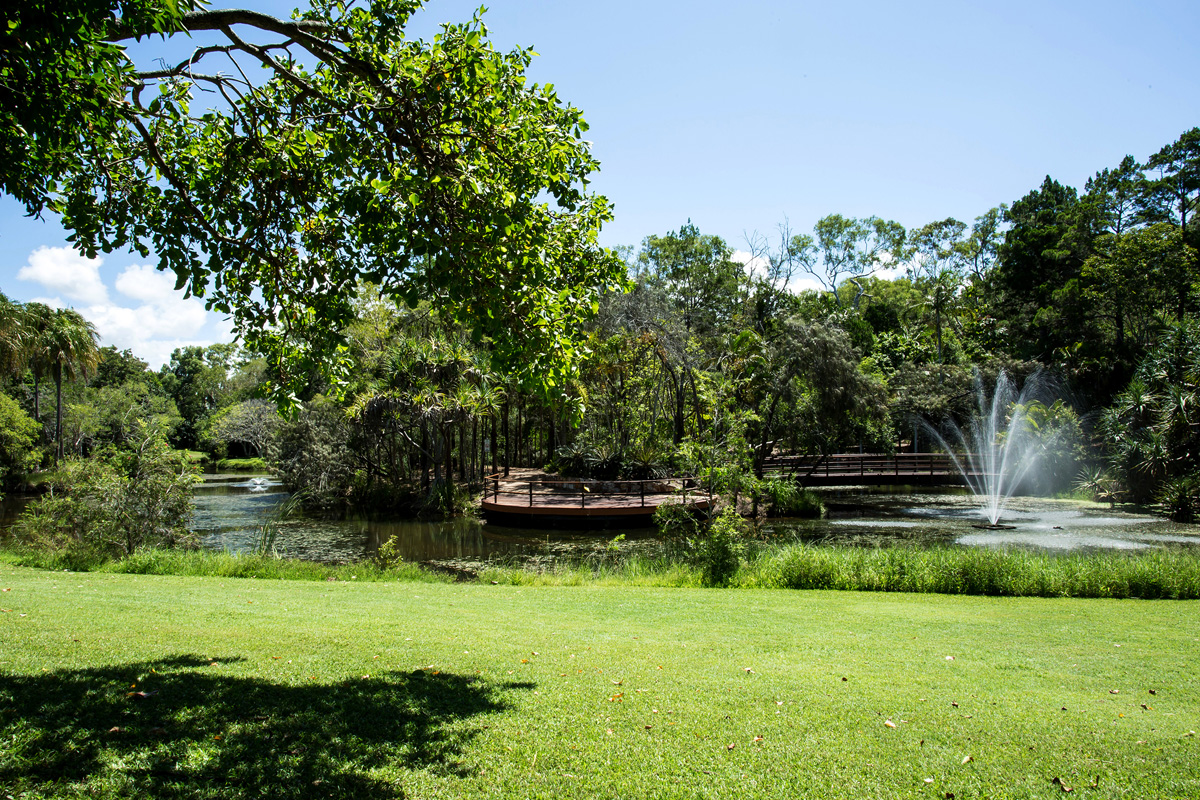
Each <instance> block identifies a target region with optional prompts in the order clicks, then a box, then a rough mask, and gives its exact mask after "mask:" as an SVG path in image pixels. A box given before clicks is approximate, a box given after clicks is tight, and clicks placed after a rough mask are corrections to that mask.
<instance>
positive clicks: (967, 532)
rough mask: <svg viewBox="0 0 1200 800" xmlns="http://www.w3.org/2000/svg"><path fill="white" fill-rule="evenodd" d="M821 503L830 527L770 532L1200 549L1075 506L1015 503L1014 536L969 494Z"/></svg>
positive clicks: (1131, 520)
mask: <svg viewBox="0 0 1200 800" xmlns="http://www.w3.org/2000/svg"><path fill="white" fill-rule="evenodd" d="M822 496H823V497H824V499H825V504H826V507H827V509H828V511H829V513H828V516H827V518H826V519H823V520H812V521H808V520H780V521H775V522H771V523H768V524H767V525H766V526H765V531H766V532H767V533H768V535H771V536H774V537H777V538H783V539H799V540H801V541H805V542H809V543H813V544H840V545H856V546H886V545H889V544H907V545H915V546H929V545H947V544H950V545H959V546H964V547H1024V548H1030V549H1036V550H1043V551H1051V552H1067V551H1080V550H1145V549H1149V548H1156V547H1195V546H1200V525H1185V524H1181V523H1176V522H1171V521H1170V520H1167V519H1164V518H1162V517H1157V516H1151V515H1148V514H1137V513H1130V512H1126V511H1117V510H1112V509H1109V508H1108V507H1106V506H1103V505H1100V504H1096V503H1081V502H1079V501H1075V500H1053V499H1048V498H1041V497H1013V498H1009V500H1008V501H1007V503H1006V505H1005V510H1004V513H1003V514H1002V515H1001V519H1000V522H1001V523H1003V524H1005V525H1007V526H1012V527H1011V529H1005V530H986V529H983V528H982V525H983V523H985V522H986V520H985V519H984V516H983V513H982V511H981V510H980V504H979V502H978V500H976V498H975V497H974V496H973V495H972V494H971V493H970V492H969V491H967V490H966V489H940V490H939V489H921V490H920V491H913V490H911V489H903V488H888V487H884V488H879V489H874V490H872V489H866V488H863V487H858V488H850V489H836V490H823V491H822Z"/></svg>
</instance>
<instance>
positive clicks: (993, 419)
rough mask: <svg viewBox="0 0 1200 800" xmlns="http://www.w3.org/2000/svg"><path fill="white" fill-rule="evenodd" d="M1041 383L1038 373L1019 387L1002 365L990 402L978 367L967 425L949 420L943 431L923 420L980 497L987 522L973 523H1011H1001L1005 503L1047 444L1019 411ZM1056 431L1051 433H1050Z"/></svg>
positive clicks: (990, 526)
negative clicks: (971, 414)
mask: <svg viewBox="0 0 1200 800" xmlns="http://www.w3.org/2000/svg"><path fill="white" fill-rule="evenodd" d="M1039 387H1040V381H1039V380H1038V376H1037V375H1034V376H1033V377H1031V378H1029V379H1028V380H1027V381H1026V382H1025V388H1024V389H1023V390H1022V391H1021V392H1019V393H1018V392H1017V390H1016V387H1015V386H1013V383H1012V381H1011V380H1009V378H1008V375H1006V374H1005V373H1004V372H1003V371H1001V372H1000V374H999V375H998V376H997V377H996V388H995V390H994V391H993V392H992V397H991V401H990V403H989V401H988V398H987V394H986V392H984V389H983V380H982V378H981V377H980V375H979V372H978V371H976V373H975V397H976V401H977V402H978V405H979V414H978V416H976V417H974V418H973V419H972V420H971V422H970V424H969V425H968V426H967V430H965V431H964V430H963V429H962V428H960V427H958V426H957V425H955V424H954V423H953V422H951V421H947V423H946V426H945V430H946V431H947V433H948V434H949V436H948V437H947V436H946V435H943V434H942V433H941V432H939V431H938V430H936V429H935V428H933V427H932V426H931V425H929V424H928V423H926V424H925V428H926V430H928V431H929V432H930V433H932V434H933V436H934V438H936V439H937V441H938V443H939V444H940V445H941V447H942V449H944V450H945V451H946V452H947V453H948V454H949V455H950V458H951V459H952V460H953V461H954V466H955V467H956V468H957V469H958V471H959V472H960V473H961V474H962V476H963V480H965V481H966V483H967V485H968V486H970V487H971V491H972V492H973V493H974V494H975V496H976V498H978V499H979V501H980V504H981V507H982V510H983V514H984V517H985V518H986V519H987V524H986V525H978V526H976V527H981V528H986V529H991V530H995V529H1010V528H1012V527H1013V526H1012V525H1002V524H1001V523H1000V514H1001V512H1002V511H1003V509H1004V503H1005V501H1006V500H1007V499H1008V498H1009V497H1011V496H1012V494H1013V493H1014V492H1015V491H1016V490H1017V489H1018V488H1019V487H1020V486H1021V483H1022V481H1024V480H1025V479H1026V477H1027V476H1029V473H1030V472H1031V471H1032V470H1034V469H1035V468H1036V467H1037V465H1038V462H1039V461H1040V460H1041V457H1042V454H1043V453H1044V452H1045V451H1046V446H1047V444H1049V442H1047V441H1046V440H1045V439H1044V438H1043V437H1041V436H1039V434H1038V432H1037V431H1036V430H1035V428H1034V427H1033V426H1032V425H1030V424H1028V422H1027V421H1026V419H1025V417H1024V415H1023V414H1022V413H1020V410H1021V409H1022V408H1024V407H1027V406H1028V404H1029V402H1030V401H1031V400H1032V399H1033V394H1034V392H1035V391H1037V390H1038V388H1039ZM1055 435H1056V434H1053V433H1052V434H1051V437H1053V436H1055Z"/></svg>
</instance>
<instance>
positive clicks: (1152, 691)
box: [1149, 689, 1158, 694]
mask: <svg viewBox="0 0 1200 800" xmlns="http://www.w3.org/2000/svg"><path fill="white" fill-rule="evenodd" d="M1149 691H1150V694H1158V692H1156V691H1154V690H1153V689H1150V690H1149Z"/></svg>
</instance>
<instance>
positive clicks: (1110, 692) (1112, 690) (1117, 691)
mask: <svg viewBox="0 0 1200 800" xmlns="http://www.w3.org/2000/svg"><path fill="white" fill-rule="evenodd" d="M1108 693H1109V694H1120V693H1121V690H1120V689H1109V690H1108Z"/></svg>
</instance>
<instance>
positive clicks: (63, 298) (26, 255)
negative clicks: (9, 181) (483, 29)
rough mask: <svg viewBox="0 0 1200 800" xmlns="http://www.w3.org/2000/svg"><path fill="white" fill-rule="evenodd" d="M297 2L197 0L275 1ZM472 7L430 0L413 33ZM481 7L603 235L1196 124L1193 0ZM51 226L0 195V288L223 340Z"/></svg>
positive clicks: (262, 6) (125, 328) (286, 10)
mask: <svg viewBox="0 0 1200 800" xmlns="http://www.w3.org/2000/svg"><path fill="white" fill-rule="evenodd" d="M295 2H296V0H289V1H288V2H280V1H279V0H236V2H230V3H221V2H214V3H213V6H214V7H222V6H232V7H246V8H254V9H257V10H261V11H265V12H268V13H273V14H276V15H277V16H287V15H288V14H290V10H291V8H292V7H294V5H295ZM478 7H479V0H474V1H473V2H467V1H464V0H429V2H427V4H426V7H425V9H423V10H422V11H421V12H420V13H419V14H418V16H417V17H416V18H415V19H414V20H413V21H412V22H411V23H410V27H409V31H410V35H412V36H419V37H422V38H429V37H431V36H432V35H433V34H434V33H435V32H436V31H437V28H438V24H439V23H441V22H445V21H455V22H461V21H465V20H467V19H469V18H470V17H471V15H472V14H473V12H474V11H475V10H476V9H477V8H478ZM483 19H484V22H485V24H486V25H487V26H488V28H489V31H490V33H491V39H492V41H493V42H494V43H495V45H496V46H497V47H498V48H500V49H505V50H507V49H510V48H512V47H516V46H523V47H528V46H533V47H534V49H535V50H536V52H537V53H538V57H537V58H535V59H534V61H533V64H532V66H531V68H530V77H531V79H532V80H534V81H537V82H539V83H553V84H554V85H555V87H556V89H557V91H558V94H559V97H560V98H562V99H563V100H565V101H567V102H570V103H571V104H572V105H574V106H577V107H578V108H580V109H582V110H583V112H584V115H585V118H586V119H587V120H588V122H589V123H590V125H591V129H590V131H589V132H588V134H587V136H588V138H589V139H590V140H591V141H592V142H593V151H594V153H595V155H596V156H597V157H598V158H599V160H600V162H601V169H600V172H599V174H597V175H595V176H594V179H593V181H592V189H594V190H595V191H597V192H598V193H600V194H603V195H605V196H606V197H607V198H608V199H609V200H610V201H612V202H613V204H614V205H615V213H616V219H615V220H614V221H613V222H611V223H609V224H608V225H607V226H606V227H605V229H604V230H603V232H602V234H601V243H602V244H604V245H608V246H615V245H625V244H628V245H637V244H638V243H640V242H641V241H642V239H644V238H645V237H646V236H649V235H652V234H653V235H663V234H665V233H667V232H669V231H672V230H678V229H679V227H680V226H682V225H684V224H685V223H687V222H688V221H689V220H690V221H691V222H692V223H694V224H695V225H696V226H697V227H699V229H700V231H701V232H702V233H705V234H717V235H719V236H721V237H723V238H724V239H725V240H726V241H727V242H728V243H729V245H730V246H731V247H733V248H734V249H736V250H741V251H745V250H747V249H748V245H747V240H748V238H750V237H752V236H754V234H755V233H758V234H762V235H766V236H771V235H774V234H775V232H776V231H777V229H778V227H779V225H780V224H781V223H783V222H785V221H786V222H787V224H788V225H789V226H790V227H791V229H792V230H793V231H795V232H808V231H811V229H812V226H813V224H814V223H815V222H816V221H817V219H819V218H821V217H823V216H825V215H827V214H831V213H840V214H843V215H846V216H856V217H864V216H870V215H875V216H879V217H883V218H886V219H894V220H896V221H898V222H901V223H902V224H904V225H905V226H907V227H915V226H919V225H923V224H925V223H927V222H931V221H933V220H939V219H944V218H946V217H956V218H958V219H960V220H964V221H967V222H970V221H971V220H973V219H974V218H975V217H977V216H979V215H980V214H982V213H984V212H985V211H986V210H988V209H989V208H992V207H994V206H997V205H999V204H1001V203H1012V202H1013V201H1014V200H1017V199H1019V198H1020V197H1022V196H1024V195H1025V194H1026V193H1028V192H1029V191H1030V190H1032V189H1035V188H1037V187H1038V186H1039V185H1040V184H1041V182H1042V180H1043V178H1044V177H1045V176H1046V175H1050V176H1052V177H1053V178H1055V179H1056V180H1058V181H1060V182H1062V183H1065V184H1069V185H1071V186H1074V187H1076V188H1079V189H1082V188H1083V185H1084V183H1085V182H1086V180H1087V179H1088V177H1090V176H1091V175H1093V174H1094V173H1096V172H1097V171H1099V170H1101V169H1104V168H1106V167H1114V166H1116V165H1117V164H1118V163H1119V162H1120V160H1121V159H1122V158H1123V157H1124V156H1125V155H1126V154H1130V155H1133V156H1134V157H1135V158H1137V159H1139V160H1145V159H1146V158H1147V157H1149V156H1150V155H1151V154H1152V153H1154V152H1156V151H1157V150H1158V149H1159V148H1161V147H1162V146H1164V145H1166V144H1169V143H1170V142H1173V141H1174V140H1175V139H1177V138H1178V137H1179V135H1180V134H1181V133H1183V132H1184V131H1186V130H1188V129H1190V128H1192V127H1195V126H1197V125H1200V48H1198V47H1197V46H1196V44H1195V34H1196V32H1197V31H1200V3H1196V2H1195V1H1194V0H1190V1H1189V0H1178V1H1177V0H1141V1H1140V2H1138V3H1136V4H1134V3H1129V2H1127V0H1121V1H1119V2H1113V1H1110V0H1091V2H1075V1H1074V0H1070V1H1066V0H1040V1H1035V2H1029V1H1028V0H1014V1H1013V2H1008V3H1003V4H1001V3H980V2H969V1H968V2H964V1H963V0H957V2H925V1H923V0H910V2H905V3H898V2H895V0H862V1H860V2H834V3H830V2H821V3H811V2H809V3H805V2H795V0H788V1H785V0H742V1H741V2H739V3H736V4H735V3H729V2H724V3H716V2H710V0H691V2H677V0H640V2H634V1H633V0H606V1H605V2H602V3H583V2H572V1H571V0H567V1H566V2H563V0H555V1H553V2H543V1H542V0H494V2H492V3H491V4H490V5H489V6H488V10H487V12H486V13H485V14H484V17H483ZM185 46H186V42H185V41H179V42H172V43H170V44H168V45H165V46H164V45H155V47H158V48H159V49H160V50H161V54H162V55H166V56H169V57H172V58H173V57H174V56H175V55H176V54H178V53H179V52H180V51H181V50H182V49H184V48H185ZM157 54H159V51H158V50H153V49H147V51H145V53H143V54H142V56H140V57H146V56H154V55H157ZM66 236H67V234H66V233H65V232H64V231H63V230H62V228H61V227H60V226H59V225H58V224H57V222H56V221H55V220H54V219H52V218H47V219H45V220H33V219H28V218H26V217H24V216H23V209H22V207H21V206H19V205H18V204H17V203H15V202H13V201H12V200H11V199H10V198H0V252H2V253H3V254H4V258H3V259H0V290H2V291H3V292H4V293H5V294H7V295H8V296H9V297H11V298H13V299H16V300H21V301H29V300H35V299H36V300H40V301H42V302H48V303H50V304H53V305H56V306H71V307H74V308H76V309H77V310H79V311H80V312H81V313H82V314H83V315H84V316H86V317H88V318H89V319H90V320H91V321H92V322H93V323H94V324H95V325H96V327H97V329H98V330H99V332H100V334H101V337H102V344H104V345H108V344H115V345H116V346H118V347H119V348H122V349H124V348H130V349H132V350H133V351H134V353H135V354H137V355H138V356H140V357H141V358H143V359H146V360H147V361H148V362H150V364H151V366H153V367H157V366H158V365H159V364H162V363H163V362H165V361H166V360H168V359H169V357H170V354H171V351H172V350H173V349H175V348H176V347H181V346H184V345H189V344H202V345H203V344H208V343H211V342H213V341H229V340H230V339H231V334H230V331H229V325H228V323H227V321H225V320H223V319H221V318H220V317H218V316H217V315H215V314H212V313H209V312H206V311H205V310H204V308H203V304H202V301H200V300H197V299H195V298H191V299H188V300H184V299H183V297H182V294H181V293H179V292H176V291H175V290H174V279H173V276H170V275H166V274H163V273H159V272H157V271H156V270H155V269H154V264H155V263H156V259H154V258H153V257H151V258H149V259H144V258H141V257H139V256H137V255H136V254H121V253H112V254H108V255H105V256H104V257H103V258H102V259H99V260H96V261H88V260H87V259H84V258H82V257H81V256H80V255H78V254H77V253H75V252H74V251H72V250H71V249H70V244H69V242H68V241H67V239H66Z"/></svg>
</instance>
